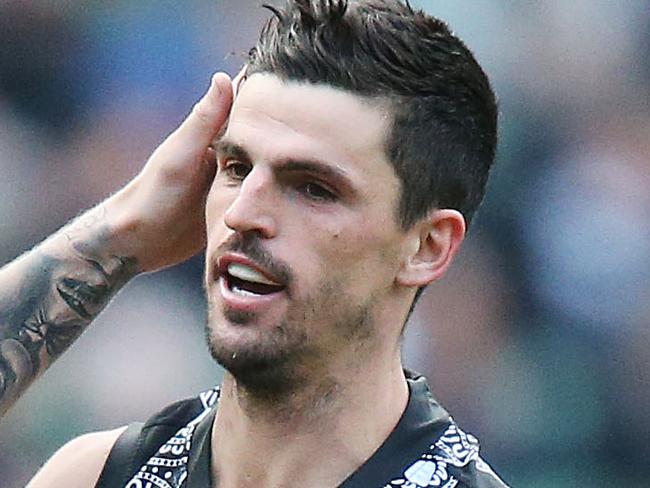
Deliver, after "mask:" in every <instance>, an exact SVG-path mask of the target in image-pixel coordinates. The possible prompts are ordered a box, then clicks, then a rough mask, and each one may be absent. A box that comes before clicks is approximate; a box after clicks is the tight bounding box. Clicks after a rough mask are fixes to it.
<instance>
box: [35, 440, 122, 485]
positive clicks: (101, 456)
mask: <svg viewBox="0 0 650 488" xmlns="http://www.w3.org/2000/svg"><path fill="white" fill-rule="evenodd" d="M125 429H126V427H120V428H119V429H114V430H107V431H102V432H92V433H90V434H85V435H82V436H80V437H77V438H75V439H73V440H71V441H70V442H68V443H67V444H65V445H64V446H63V447H61V448H60V449H59V450H58V451H57V452H56V453H54V456H52V457H51V458H50V459H49V461H47V463H45V465H44V466H43V467H42V468H41V469H40V471H39V472H38V473H37V474H36V476H34V478H33V479H32V480H31V481H30V483H29V485H27V488H46V487H47V488H49V487H56V486H66V487H68V488H92V487H94V486H95V483H97V480H98V478H99V475H100V473H101V472H102V469H103V467H104V463H105V462H106V459H107V458H108V454H109V453H110V451H111V449H112V448H113V445H114V444H115V441H116V440H117V438H118V437H119V436H120V435H121V434H122V432H124V430H125Z"/></svg>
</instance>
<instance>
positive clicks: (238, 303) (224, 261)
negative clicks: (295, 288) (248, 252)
mask: <svg viewBox="0 0 650 488" xmlns="http://www.w3.org/2000/svg"><path fill="white" fill-rule="evenodd" d="M232 263H238V264H243V265H245V266H249V267H250V268H252V269H254V270H256V271H258V272H259V273H261V274H262V275H264V276H265V277H266V278H268V279H269V280H271V281H274V282H276V283H279V284H283V283H282V282H281V281H280V280H278V279H277V278H276V277H274V276H273V275H272V274H271V273H269V272H268V271H267V270H265V269H264V268H262V267H260V266H259V265H257V264H256V263H254V262H253V261H251V260H250V259H248V258H247V257H246V256H243V255H241V254H235V253H228V254H224V255H222V256H220V257H219V258H218V259H217V263H216V264H217V265H216V269H215V271H216V273H215V278H216V280H217V281H218V282H219V291H220V293H221V297H222V298H223V302H224V305H225V306H226V307H227V308H229V309H232V310H238V311H241V312H259V311H261V310H262V309H264V308H267V307H269V306H270V305H272V304H273V303H274V302H276V301H278V300H280V299H282V298H283V297H284V296H285V294H286V290H285V289H282V290H280V291H277V292H274V293H269V294H267V295H256V296H247V295H246V296H243V295H238V294H236V293H235V292H233V291H231V290H230V288H229V287H228V283H227V278H226V273H227V270H228V266H229V265H230V264H232Z"/></svg>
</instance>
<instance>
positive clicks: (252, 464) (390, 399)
mask: <svg viewBox="0 0 650 488" xmlns="http://www.w3.org/2000/svg"><path fill="white" fill-rule="evenodd" d="M374 357H375V358H383V360H384V361H383V362H382V361H380V360H378V359H375V360H374V361H373V360H372V359H370V360H369V361H368V363H366V364H364V366H363V370H362V371H354V369H357V368H353V369H352V370H350V369H349V368H348V369H346V368H342V369H341V371H342V373H339V374H337V373H336V372H334V371H332V370H330V371H329V372H328V373H329V374H322V375H321V374H319V375H318V378H317V379H316V380H315V381H311V382H309V381H302V382H301V383H300V387H299V388H296V389H295V390H290V391H289V392H288V393H287V394H286V395H284V397H283V399H281V400H280V399H277V398H270V397H267V396H259V395H256V394H254V393H252V392H250V391H247V390H246V389H245V388H244V387H242V386H241V385H240V384H238V382H237V381H236V379H235V378H233V377H232V376H231V375H228V374H227V375H226V377H225V379H224V384H223V389H222V396H221V398H220V400H219V410H218V413H217V416H216V417H215V423H214V428H213V431H212V437H213V438H212V445H213V450H212V467H213V471H214V473H213V474H214V475H215V476H214V479H218V480H219V482H218V486H219V488H233V487H239V488H242V487H248V486H251V487H252V486H256V487H259V486H263V487H267V488H275V487H280V486H282V487H286V486H322V487H327V486H338V485H339V484H340V483H342V482H343V481H344V480H345V479H346V478H347V477H348V476H349V475H350V474H352V473H353V472H354V471H355V470H356V469H357V468H358V467H359V466H360V465H361V464H363V463H364V462H365V461H366V460H367V459H368V458H369V457H370V456H371V455H372V454H373V453H374V452H375V451H376V450H377V448H378V447H379V446H380V445H381V444H382V443H383V442H384V440H385V439H386V438H387V437H388V435H389V434H390V432H391V431H392V430H393V429H394V427H395V425H396V424H397V422H398V421H399V419H400V417H401V415H402V413H403V411H404V409H405V408H406V403H407V401H408V387H407V384H406V380H405V378H404V374H403V371H402V366H401V360H400V357H399V351H394V352H392V353H391V355H390V360H386V359H387V358H388V357H389V356H387V355H384V354H376V355H375V356H374ZM278 446H281V447H280V448H278ZM315 459H320V460H322V459H326V460H327V463H320V462H314V460H315Z"/></svg>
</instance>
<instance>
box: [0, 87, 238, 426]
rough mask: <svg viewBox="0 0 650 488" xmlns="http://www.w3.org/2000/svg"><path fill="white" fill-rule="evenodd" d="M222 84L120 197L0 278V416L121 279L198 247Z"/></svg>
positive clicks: (224, 111)
mask: <svg viewBox="0 0 650 488" xmlns="http://www.w3.org/2000/svg"><path fill="white" fill-rule="evenodd" d="M231 102H232V87H231V83H230V79H229V78H228V77H227V75H224V74H219V75H217V76H215V77H214V78H213V81H212V84H211V86H210V89H209V90H208V92H207V93H206V94H205V96H204V97H203V98H202V99H201V100H200V101H199V102H198V103H197V104H196V105H195V107H194V109H193V110H192V113H191V114H190V115H189V116H188V118H187V119H186V120H185V121H184V122H183V124H182V125H181V126H180V127H179V128H178V129H177V130H176V131H175V132H174V133H172V134H171V135H170V136H169V137H168V138H167V140H166V141H165V142H163V144H161V146H160V147H159V148H158V149H156V151H155V152H154V153H153V155H152V156H151V158H150V159H149V161H148V162H147V164H146V165H145V167H144V169H143V170H142V172H141V173H140V174H139V175H138V176H137V177H136V178H135V179H134V180H133V181H131V182H130V183H129V184H128V185H127V186H126V187H125V188H123V189H122V190H120V191H119V192H118V193H116V194H115V195H113V196H112V197H110V198H109V199H108V200H106V201H105V202H103V203H102V204H100V205H99V206H97V207H95V208H94V209H92V210H89V211H88V212H86V213H85V214H84V215H82V216H81V217H80V218H78V219H77V220H75V221H73V222H72V223H70V224H69V225H68V226H66V227H64V228H63V229H61V230H60V231H59V232H57V233H56V234H54V235H53V236H52V237H50V238H49V239H47V240H46V241H45V242H43V243H42V244H41V245H39V246H38V247H36V248H35V249H34V250H32V251H30V252H29V253H27V254H25V255H23V256H22V257H20V258H18V259H17V260H15V261H14V262H12V263H10V264H9V265H7V266H5V267H4V268H3V269H2V270H0V416H1V415H2V414H3V413H4V412H6V411H7V410H8V408H9V407H10V406H11V404H13V403H14V402H15V400H16V399H18V397H19V396H20V395H21V394H22V393H23V392H24V391H25V389H26V388H27V387H28V386H29V385H30V384H31V383H32V382H33V381H34V379H35V378H36V377H37V376H38V375H39V374H41V373H42V372H43V371H45V369H47V367H48V366H49V365H50V364H51V363H52V362H53V361H54V360H55V359H56V358H57V357H58V356H60V355H61V354H62V353H63V352H64V351H65V350H66V349H67V348H68V347H69V346H70V345H71V344H72V343H73V342H74V341H75V339H77V337H79V335H80V334H81V333H82V332H83V331H84V330H85V329H86V327H87V326H88V325H89V324H90V322H91V321H92V320H93V319H94V318H95V317H96V316H97V315H98V314H99V312H101V310H102V309H103V308H104V307H105V306H106V305H107V304H108V302H109V300H110V299H111V298H112V297H113V296H114V295H115V293H116V292H117V291H118V290H119V289H120V288H121V287H122V286H123V285H124V284H125V283H127V281H128V280H129V279H131V278H132V277H133V276H135V275H136V274H137V273H140V272H147V271H153V270H156V269H159V268H163V267H166V266H170V265H173V264H176V263H178V262H180V261H183V260H185V259H187V258H189V257H190V256H192V255H194V254H195V253H197V252H198V251H199V250H200V249H201V248H202V247H203V246H204V244H205V222H204V206H205V196H206V194H207V192H208V190H209V187H210V184H211V182H212V178H213V177H214V171H215V166H214V161H213V152H212V150H211V149H210V148H209V145H210V143H211V142H212V140H213V139H214V138H215V136H216V135H217V134H218V133H219V130H220V129H221V127H222V126H223V124H224V122H225V120H226V119H227V116H228V113H229V110H230V105H231Z"/></svg>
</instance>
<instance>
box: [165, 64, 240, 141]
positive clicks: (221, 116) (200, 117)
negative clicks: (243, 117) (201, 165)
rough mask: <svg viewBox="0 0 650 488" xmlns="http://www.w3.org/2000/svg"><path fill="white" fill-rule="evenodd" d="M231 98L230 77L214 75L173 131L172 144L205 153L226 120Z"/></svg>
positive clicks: (222, 74) (220, 74)
mask: <svg viewBox="0 0 650 488" xmlns="http://www.w3.org/2000/svg"><path fill="white" fill-rule="evenodd" d="M232 98H233V93H232V85H231V81H230V77H229V76H228V75H227V74H225V73H217V74H215V75H214V76H213V77H212V81H211V83H210V87H209V88H208V91H207V92H206V94H205V95H203V98H201V100H199V101H198V102H197V103H196V105H194V108H193V109H192V112H191V113H190V115H189V116H188V117H187V118H186V119H185V121H184V122H183V123H182V124H181V126H180V127H179V128H178V129H177V130H176V131H175V133H174V136H173V137H174V139H175V141H174V142H175V143H178V144H182V145H183V146H186V147H188V148H195V150H197V151H201V152H203V151H205V148H206V147H207V146H208V145H209V144H210V142H211V141H212V140H213V139H214V137H215V136H216V135H217V134H218V132H219V130H220V129H221V127H222V126H223V124H224V123H225V121H226V120H227V118H228V114H229V113H230V106H231V104H232Z"/></svg>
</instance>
